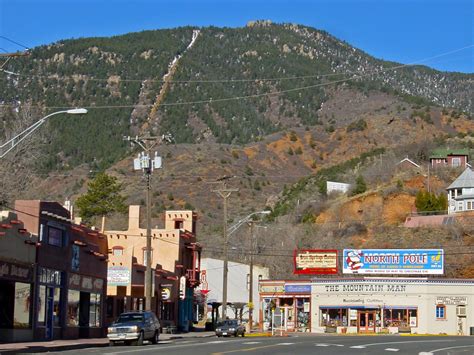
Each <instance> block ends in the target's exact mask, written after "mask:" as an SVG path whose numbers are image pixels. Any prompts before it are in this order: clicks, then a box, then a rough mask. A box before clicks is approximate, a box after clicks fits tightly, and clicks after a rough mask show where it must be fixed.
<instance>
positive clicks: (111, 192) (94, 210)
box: [76, 173, 127, 222]
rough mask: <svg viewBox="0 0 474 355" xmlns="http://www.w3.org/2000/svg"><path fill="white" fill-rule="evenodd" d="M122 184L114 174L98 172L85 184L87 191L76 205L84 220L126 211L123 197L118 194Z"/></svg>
mask: <svg viewBox="0 0 474 355" xmlns="http://www.w3.org/2000/svg"><path fill="white" fill-rule="evenodd" d="M121 190H122V184H120V183H119V182H118V181H117V178H116V177H114V176H110V175H107V174H106V173H100V174H98V175H97V176H96V177H95V178H94V179H93V180H91V181H90V182H89V184H88V185H87V192H86V193H85V194H84V195H82V196H81V197H79V198H78V199H77V202H76V206H77V208H78V209H79V215H80V216H81V217H82V218H83V219H84V221H85V222H91V220H92V219H93V218H94V217H105V216H107V215H109V214H110V213H113V212H120V213H124V212H126V211H127V205H126V204H125V197H124V196H122V195H121V194H120V191H121Z"/></svg>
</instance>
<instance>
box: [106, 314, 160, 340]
mask: <svg viewBox="0 0 474 355" xmlns="http://www.w3.org/2000/svg"><path fill="white" fill-rule="evenodd" d="M159 336H160V321H159V320H158V318H157V317H156V315H155V313H153V312H151V311H135V312H125V313H122V314H121V315H120V316H119V317H118V319H117V320H116V321H115V322H114V323H112V324H111V325H110V326H109V328H108V329H107V337H108V338H109V340H110V346H114V345H115V343H116V342H118V341H123V342H125V344H127V345H129V344H131V345H143V341H144V340H151V342H152V343H153V344H156V343H158V339H159Z"/></svg>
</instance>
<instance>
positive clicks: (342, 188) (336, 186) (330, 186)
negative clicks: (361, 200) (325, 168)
mask: <svg viewBox="0 0 474 355" xmlns="http://www.w3.org/2000/svg"><path fill="white" fill-rule="evenodd" d="M350 188H351V184H345V183H343V182H333V181H326V191H327V193H328V194H329V193H331V192H334V191H338V192H342V193H343V194H345V193H347V192H348V191H349V190H350Z"/></svg>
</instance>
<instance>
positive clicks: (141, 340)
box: [132, 332, 143, 346]
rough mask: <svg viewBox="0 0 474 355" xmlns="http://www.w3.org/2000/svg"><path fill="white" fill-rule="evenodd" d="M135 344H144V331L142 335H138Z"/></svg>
mask: <svg viewBox="0 0 474 355" xmlns="http://www.w3.org/2000/svg"><path fill="white" fill-rule="evenodd" d="M132 344H133V345H135V346H142V345H143V332H140V335H139V336H138V339H137V340H135V341H134V342H133V343H132Z"/></svg>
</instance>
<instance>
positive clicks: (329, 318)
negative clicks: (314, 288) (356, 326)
mask: <svg viewBox="0 0 474 355" xmlns="http://www.w3.org/2000/svg"><path fill="white" fill-rule="evenodd" d="M347 311H348V310H347V308H320V313H321V322H320V324H321V326H322V327H340V326H347Z"/></svg>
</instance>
